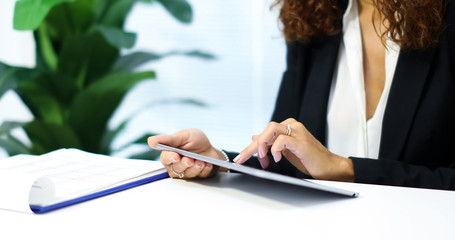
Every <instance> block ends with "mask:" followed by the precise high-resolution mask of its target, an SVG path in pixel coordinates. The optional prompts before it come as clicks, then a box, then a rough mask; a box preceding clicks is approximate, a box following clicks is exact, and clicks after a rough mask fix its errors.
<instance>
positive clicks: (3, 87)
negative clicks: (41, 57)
mask: <svg viewBox="0 0 455 240" xmlns="http://www.w3.org/2000/svg"><path fill="white" fill-rule="evenodd" d="M16 71H17V69H15V68H13V67H10V66H8V65H6V64H3V63H0V97H1V96H3V94H5V92H7V91H8V90H10V89H14V88H15V87H16V85H17V79H16V76H15V72H16Z"/></svg>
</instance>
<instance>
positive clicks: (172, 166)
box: [171, 164, 185, 178]
mask: <svg viewBox="0 0 455 240" xmlns="http://www.w3.org/2000/svg"><path fill="white" fill-rule="evenodd" d="M171 170H172V172H173V173H174V174H175V175H177V176H178V177H179V178H184V177H185V171H183V172H176V171H175V170H174V164H172V165H171Z"/></svg>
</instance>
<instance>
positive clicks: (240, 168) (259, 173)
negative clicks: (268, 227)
mask: <svg viewBox="0 0 455 240" xmlns="http://www.w3.org/2000/svg"><path fill="white" fill-rule="evenodd" d="M156 147H157V148H159V149H161V150H165V151H172V152H176V153H179V154H180V155H183V156H186V157H190V158H192V159H197V160H200V161H203V162H207V163H211V164H214V165H217V166H220V167H224V168H227V169H230V170H234V171H237V172H241V173H245V174H248V175H251V176H255V177H259V178H264V179H268V180H273V181H278V182H283V183H288V184H293V185H297V186H302V187H307V188H311V189H317V190H321V191H326V192H331V193H336V194H340V195H344V196H349V197H357V196H358V195H359V193H357V192H352V191H348V190H344V189H340V188H335V187H330V186H325V185H321V184H318V183H315V182H310V181H307V180H305V179H300V178H295V177H290V176H286V175H282V174H278V173H272V172H268V171H265V170H262V169H256V168H252V167H249V166H244V165H241V164H237V163H234V162H227V161H222V160H219V159H215V158H211V157H207V156H203V155H200V154H197V153H193V152H188V151H185V150H182V149H178V148H174V147H170V146H166V145H163V144H156Z"/></svg>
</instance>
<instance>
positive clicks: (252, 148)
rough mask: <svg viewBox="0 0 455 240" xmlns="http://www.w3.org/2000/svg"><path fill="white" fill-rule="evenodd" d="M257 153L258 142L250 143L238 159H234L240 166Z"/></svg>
mask: <svg viewBox="0 0 455 240" xmlns="http://www.w3.org/2000/svg"><path fill="white" fill-rule="evenodd" d="M256 153H257V144H256V142H252V143H250V145H248V147H246V148H245V149H243V150H242V151H241V152H240V154H239V155H237V157H235V158H234V162H236V163H238V164H242V163H244V162H245V161H246V160H248V159H250V158H251V156H253V155H254V154H256Z"/></svg>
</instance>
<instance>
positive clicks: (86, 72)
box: [58, 31, 119, 87]
mask: <svg viewBox="0 0 455 240" xmlns="http://www.w3.org/2000/svg"><path fill="white" fill-rule="evenodd" d="M118 56H119V49H118V48H115V47H113V46H112V45H111V44H110V43H108V42H107V41H106V39H105V38H104V37H103V36H102V34H101V33H100V32H99V31H91V32H90V33H88V34H85V35H82V36H74V37H71V38H68V39H67V40H66V41H64V42H63V47H62V50H61V53H60V56H59V64H58V73H59V74H60V75H61V76H65V77H66V78H68V79H73V80H72V81H74V82H76V81H77V82H78V84H77V85H78V86H80V87H85V86H88V85H89V84H90V83H91V82H92V81H95V80H96V79H99V78H102V77H103V76H105V75H106V74H107V73H108V71H109V70H110V69H111V68H112V64H113V63H114V62H115V60H116V59H117V58H118ZM81 73H83V74H82V75H81Z"/></svg>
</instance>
